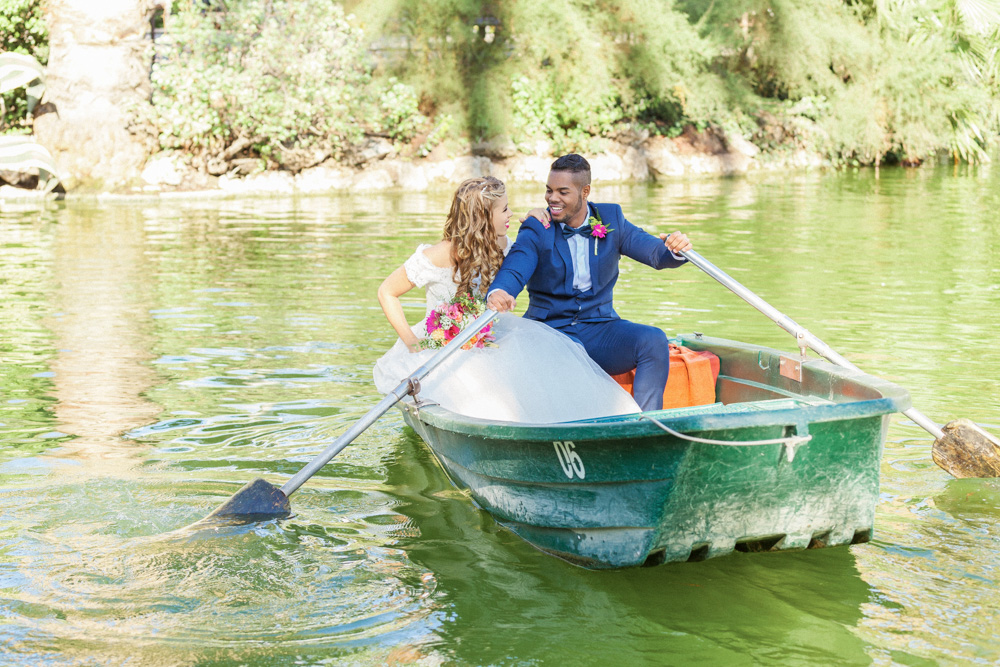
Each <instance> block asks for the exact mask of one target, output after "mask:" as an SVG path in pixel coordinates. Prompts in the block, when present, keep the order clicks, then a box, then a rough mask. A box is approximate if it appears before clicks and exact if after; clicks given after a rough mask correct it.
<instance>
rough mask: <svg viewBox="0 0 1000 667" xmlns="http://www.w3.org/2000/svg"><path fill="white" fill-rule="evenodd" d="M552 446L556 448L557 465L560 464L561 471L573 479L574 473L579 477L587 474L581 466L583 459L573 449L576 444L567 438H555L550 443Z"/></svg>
mask: <svg viewBox="0 0 1000 667" xmlns="http://www.w3.org/2000/svg"><path fill="white" fill-rule="evenodd" d="M552 446H553V447H555V449H556V456H557V457H558V458H559V465H560V466H562V469H563V472H564V473H566V476H567V477H569V478H570V479H573V475H576V476H577V477H579V478H580V479H583V478H584V477H586V476H587V471H586V469H584V467H583V459H581V458H580V455H579V454H577V453H576V451H574V450H575V449H576V445H574V444H573V443H572V442H570V441H569V440H567V441H565V442H562V441H560V440H556V441H555V442H553V443H552Z"/></svg>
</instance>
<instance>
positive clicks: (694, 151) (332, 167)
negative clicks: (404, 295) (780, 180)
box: [0, 130, 832, 202]
mask: <svg viewBox="0 0 1000 667" xmlns="http://www.w3.org/2000/svg"><path fill="white" fill-rule="evenodd" d="M373 148H374V150H372V151H370V156H369V157H368V158H367V159H365V160H364V161H363V162H361V163H359V164H356V165H348V164H344V163H342V162H335V161H332V160H328V161H326V162H324V163H322V164H320V165H317V166H313V167H309V168H306V169H303V170H301V171H299V172H298V173H294V174H293V173H292V172H290V171H284V170H262V171H259V172H256V173H251V174H248V175H239V174H238V173H237V170H233V171H232V172H230V173H228V174H223V175H221V176H210V175H208V174H206V173H204V172H201V171H197V170H195V169H193V168H191V167H189V166H187V164H186V162H185V156H184V155H183V154H179V153H160V154H157V155H153V156H151V157H150V158H149V159H148V160H147V162H146V164H145V167H144V168H143V170H142V172H141V174H140V175H139V176H138V178H137V179H136V182H135V183H134V184H131V185H130V186H125V187H118V188H114V189H109V190H105V191H101V190H85V189H79V190H74V189H71V190H70V191H69V192H68V193H65V194H62V193H60V194H53V193H44V192H42V191H41V190H29V189H25V188H21V187H17V186H13V185H6V184H5V185H2V186H0V202H3V201H19V202H24V201H25V200H50V199H73V200H77V199H95V198H96V199H100V200H113V199H119V198H121V199H127V200H135V199H145V198H149V199H154V200H155V199H176V198H191V199H212V198H228V197H237V196H258V195H260V196H266V195H281V196H285V195H287V196H295V195H320V194H337V193H343V194H355V193H370V192H382V191H392V190H399V191H405V192H424V191H429V190H437V189H446V188H449V187H454V186H455V185H457V184H458V183H460V182H461V181H463V180H465V179H467V178H474V177H481V176H495V177H497V178H499V179H501V180H503V181H504V182H506V183H527V182H531V183H538V182H544V181H545V179H546V178H547V176H548V172H549V167H550V165H551V164H552V161H553V160H554V159H555V158H556V157H557V156H556V155H553V154H552V153H551V150H550V147H548V146H546V145H540V146H539V147H538V149H539V150H537V151H536V152H535V153H534V154H523V153H516V152H515V151H514V150H512V148H513V147H510V148H511V149H510V150H508V149H504V147H498V148H497V149H495V150H493V147H492V146H490V145H489V144H487V145H485V146H483V145H479V146H477V147H476V148H477V150H476V151H474V152H469V153H466V154H461V155H456V156H445V155H435V154H434V153H435V152H436V151H435V152H432V153H431V155H429V156H427V157H418V158H407V157H401V156H399V155H397V154H395V151H393V150H392V147H391V145H388V142H386V143H385V144H382V145H380V146H374V147H373ZM586 157H587V158H588V160H589V161H590V163H591V167H592V175H593V180H594V182H595V183H597V182H599V183H643V182H650V181H676V180H693V179H701V178H710V179H711V178H725V177H733V176H743V175H746V174H749V173H753V172H779V171H810V170H814V169H822V168H830V167H832V165H831V163H830V162H829V161H828V160H825V159H824V158H823V157H822V156H821V155H819V154H818V153H814V152H810V151H806V150H804V149H792V148H785V149H778V150H774V151H766V152H765V151H762V150H761V149H760V148H759V147H757V146H756V145H754V144H752V143H750V142H749V141H747V140H745V139H743V138H742V137H739V136H735V137H727V136H725V135H724V134H723V133H721V132H719V131H716V132H713V131H711V130H709V131H706V132H701V133H693V132H692V133H687V134H684V135H681V136H679V137H675V138H668V137H664V136H655V137H649V136H648V135H647V136H633V137H630V138H626V139H625V140H619V141H611V140H608V141H606V142H605V149H604V150H603V151H601V152H597V153H593V154H591V155H586Z"/></svg>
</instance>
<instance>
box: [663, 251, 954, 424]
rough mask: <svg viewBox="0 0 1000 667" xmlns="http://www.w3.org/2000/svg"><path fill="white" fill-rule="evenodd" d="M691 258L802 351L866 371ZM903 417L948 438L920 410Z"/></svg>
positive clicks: (687, 254) (699, 258) (685, 253)
mask: <svg viewBox="0 0 1000 667" xmlns="http://www.w3.org/2000/svg"><path fill="white" fill-rule="evenodd" d="M680 254H681V255H683V256H684V257H686V258H687V260H688V261H689V262H691V263H692V264H694V265H695V266H697V267H698V268H699V269H701V270H702V271H704V272H705V273H707V274H708V275H709V276H711V277H712V278H715V279H716V280H717V281H719V282H720V283H722V284H723V285H724V286H725V287H726V288H728V289H729V291H731V292H732V293H733V294H735V295H736V296H738V297H740V298H741V299H743V300H744V301H746V302H747V303H749V304H750V305H751V306H753V307H754V308H756V309H757V310H759V311H760V312H762V313H763V314H764V315H766V316H767V317H768V319H770V320H771V321H772V322H774V323H775V324H777V325H778V326H779V327H781V328H782V329H784V330H785V331H787V332H788V333H790V334H792V336H794V337H795V341H796V343H798V346H799V347H800V348H802V349H805V348H807V347H808V348H809V349H811V350H813V351H814V352H816V354H818V355H820V356H821V357H823V358H825V359H827V360H828V361H830V362H831V363H834V364H837V365H838V366H843V367H844V368H850V369H851V370H855V371H858V372H862V371H861V369H860V368H858V367H857V366H855V365H854V364H852V363H851V362H850V361H848V360H847V358H846V357H844V356H843V355H841V354H840V353H838V352H837V351H836V350H834V349H833V348H832V347H830V346H829V345H827V344H826V343H824V342H823V341H821V340H820V339H819V338H817V337H816V336H814V335H813V334H811V333H809V331H808V330H807V329H805V327H802V326H799V324H798V323H797V322H796V321H795V320H793V319H792V318H790V317H788V316H787V315H785V314H784V313H782V312H781V311H780V310H778V309H777V308H775V307H774V306H772V305H771V304H769V303H768V302H766V301H764V299H762V298H760V297H759V296H757V295H756V294H754V293H753V292H751V291H750V290H748V289H747V288H746V287H744V286H743V285H741V284H740V283H738V282H737V281H735V280H733V278H732V277H731V276H729V274H727V273H726V272H725V271H723V270H722V269H720V268H719V267H717V266H716V265H715V264H712V263H711V262H710V261H708V260H707V259H705V258H704V257H702V256H701V255H700V254H699V253H698V252H696V251H694V250H685V251H682V252H681V253H680ZM903 414H904V415H906V416H907V417H909V418H910V419H912V420H913V421H914V423H916V424H917V425H918V426H920V427H921V428H922V429H924V430H925V431H927V432H928V433H930V434H931V435H933V436H934V437H935V438H940V437H942V436H943V435H944V431H942V430H941V427H940V426H938V425H937V424H936V423H934V422H933V421H931V420H930V419H929V418H928V417H927V416H926V415H924V414H923V413H922V412H920V411H919V410H917V409H916V408H910V409H908V410H904V411H903Z"/></svg>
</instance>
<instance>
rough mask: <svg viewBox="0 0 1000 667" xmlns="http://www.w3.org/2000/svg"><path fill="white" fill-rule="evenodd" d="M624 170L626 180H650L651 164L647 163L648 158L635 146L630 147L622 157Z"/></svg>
mask: <svg viewBox="0 0 1000 667" xmlns="http://www.w3.org/2000/svg"><path fill="white" fill-rule="evenodd" d="M622 170H623V171H622V174H623V176H624V177H625V180H629V181H647V180H649V163H648V162H646V156H645V155H643V154H642V151H640V150H639V149H638V148H636V147H634V146H629V147H628V148H627V149H626V150H625V154H624V155H622Z"/></svg>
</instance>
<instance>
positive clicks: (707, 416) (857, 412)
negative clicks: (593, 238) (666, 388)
mask: <svg viewBox="0 0 1000 667" xmlns="http://www.w3.org/2000/svg"><path fill="white" fill-rule="evenodd" d="M676 340H678V341H679V342H681V343H683V344H686V345H691V346H692V347H694V348H697V349H709V350H711V349H716V350H718V351H720V352H723V351H739V350H743V351H747V352H756V353H758V354H759V353H761V352H764V353H768V354H770V355H774V356H775V357H780V356H783V355H784V354H785V353H783V352H781V351H780V350H776V349H774V348H770V347H765V346H762V345H752V344H749V343H743V342H741V341H734V340H730V339H725V338H714V337H709V336H700V335H697V334H695V335H690V334H681V335H679V336H677V337H676ZM802 366H803V370H806V369H808V370H809V371H810V372H811V373H820V374H825V375H828V376H832V377H834V378H835V379H837V380H842V381H846V382H851V383H855V384H857V385H860V386H862V387H865V388H866V389H869V390H872V391H874V392H878V393H879V394H881V397H880V398H870V399H862V400H849V401H842V402H839V403H832V402H831V403H823V404H809V403H807V404H805V405H800V406H796V407H794V408H779V409H765V410H760V411H752V412H730V413H727V412H715V413H702V414H698V413H694V414H678V415H676V416H675V415H672V414H671V413H672V412H674V411H673V410H669V409H668V410H657V411H651V412H644V413H631V414H626V415H619V416H615V417H602V418H595V419H587V420H579V421H572V422H557V423H553V424H536V423H525V422H506V421H498V420H492V419H482V418H478V417H468V416H465V415H460V414H458V413H455V412H452V411H450V410H448V409H446V408H444V407H442V406H440V405H438V404H436V403H423V404H421V403H420V402H419V401H416V402H415V401H414V400H413V398H412V397H409V396H408V397H406V399H404V400H403V401H402V402H401V403H400V407H401V409H403V410H405V411H406V412H408V413H409V414H411V415H412V416H413V417H414V418H416V419H417V420H418V421H420V422H423V423H424V424H426V425H427V426H431V427H433V428H438V429H441V430H445V431H451V432H454V433H458V434H463V435H472V436H480V437H483V438H486V439H493V440H550V441H551V440H574V441H576V440H580V441H588V440H607V439H612V438H649V437H654V436H662V435H664V433H663V431H662V430H661V429H660V427H659V426H657V425H656V424H654V423H653V422H651V421H649V420H648V419H644V418H642V415H645V416H648V417H652V418H654V419H656V420H657V421H659V422H661V423H662V424H664V425H667V426H669V427H670V428H672V429H673V430H676V431H681V432H684V433H706V432H715V431H725V430H732V429H738V428H747V427H750V428H757V427H777V426H801V427H807V426H808V424H812V423H822V422H831V421H838V420H848V419H861V418H867V417H875V416H882V415H887V414H891V413H894V412H902V411H903V410H905V409H907V408H908V407H910V395H909V393H908V392H907V391H906V390H905V389H904V388H902V387H900V386H899V385H896V384H894V383H892V382H889V381H887V380H883V379H881V378H878V377H875V376H872V375H869V374H867V373H865V372H863V371H859V370H856V369H852V368H845V367H843V366H837V365H836V364H833V363H830V362H828V361H826V360H824V359H810V360H808V361H806V362H805V363H803V364H802ZM721 377H722V376H720V378H721ZM726 377H728V378H729V379H730V380H733V381H735V382H742V381H743V380H742V379H741V378H739V377H732V376H726ZM778 391H780V392H781V393H783V394H788V395H787V396H784V397H783V398H787V399H789V400H801V401H803V402H805V401H807V400H808V399H809V398H812V397H815V398H823V397H822V396H818V395H816V394H809V393H802V394H794V393H790V392H787V391H784V390H780V389H779V390H778ZM753 402H756V401H753ZM736 405H738V404H736Z"/></svg>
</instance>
